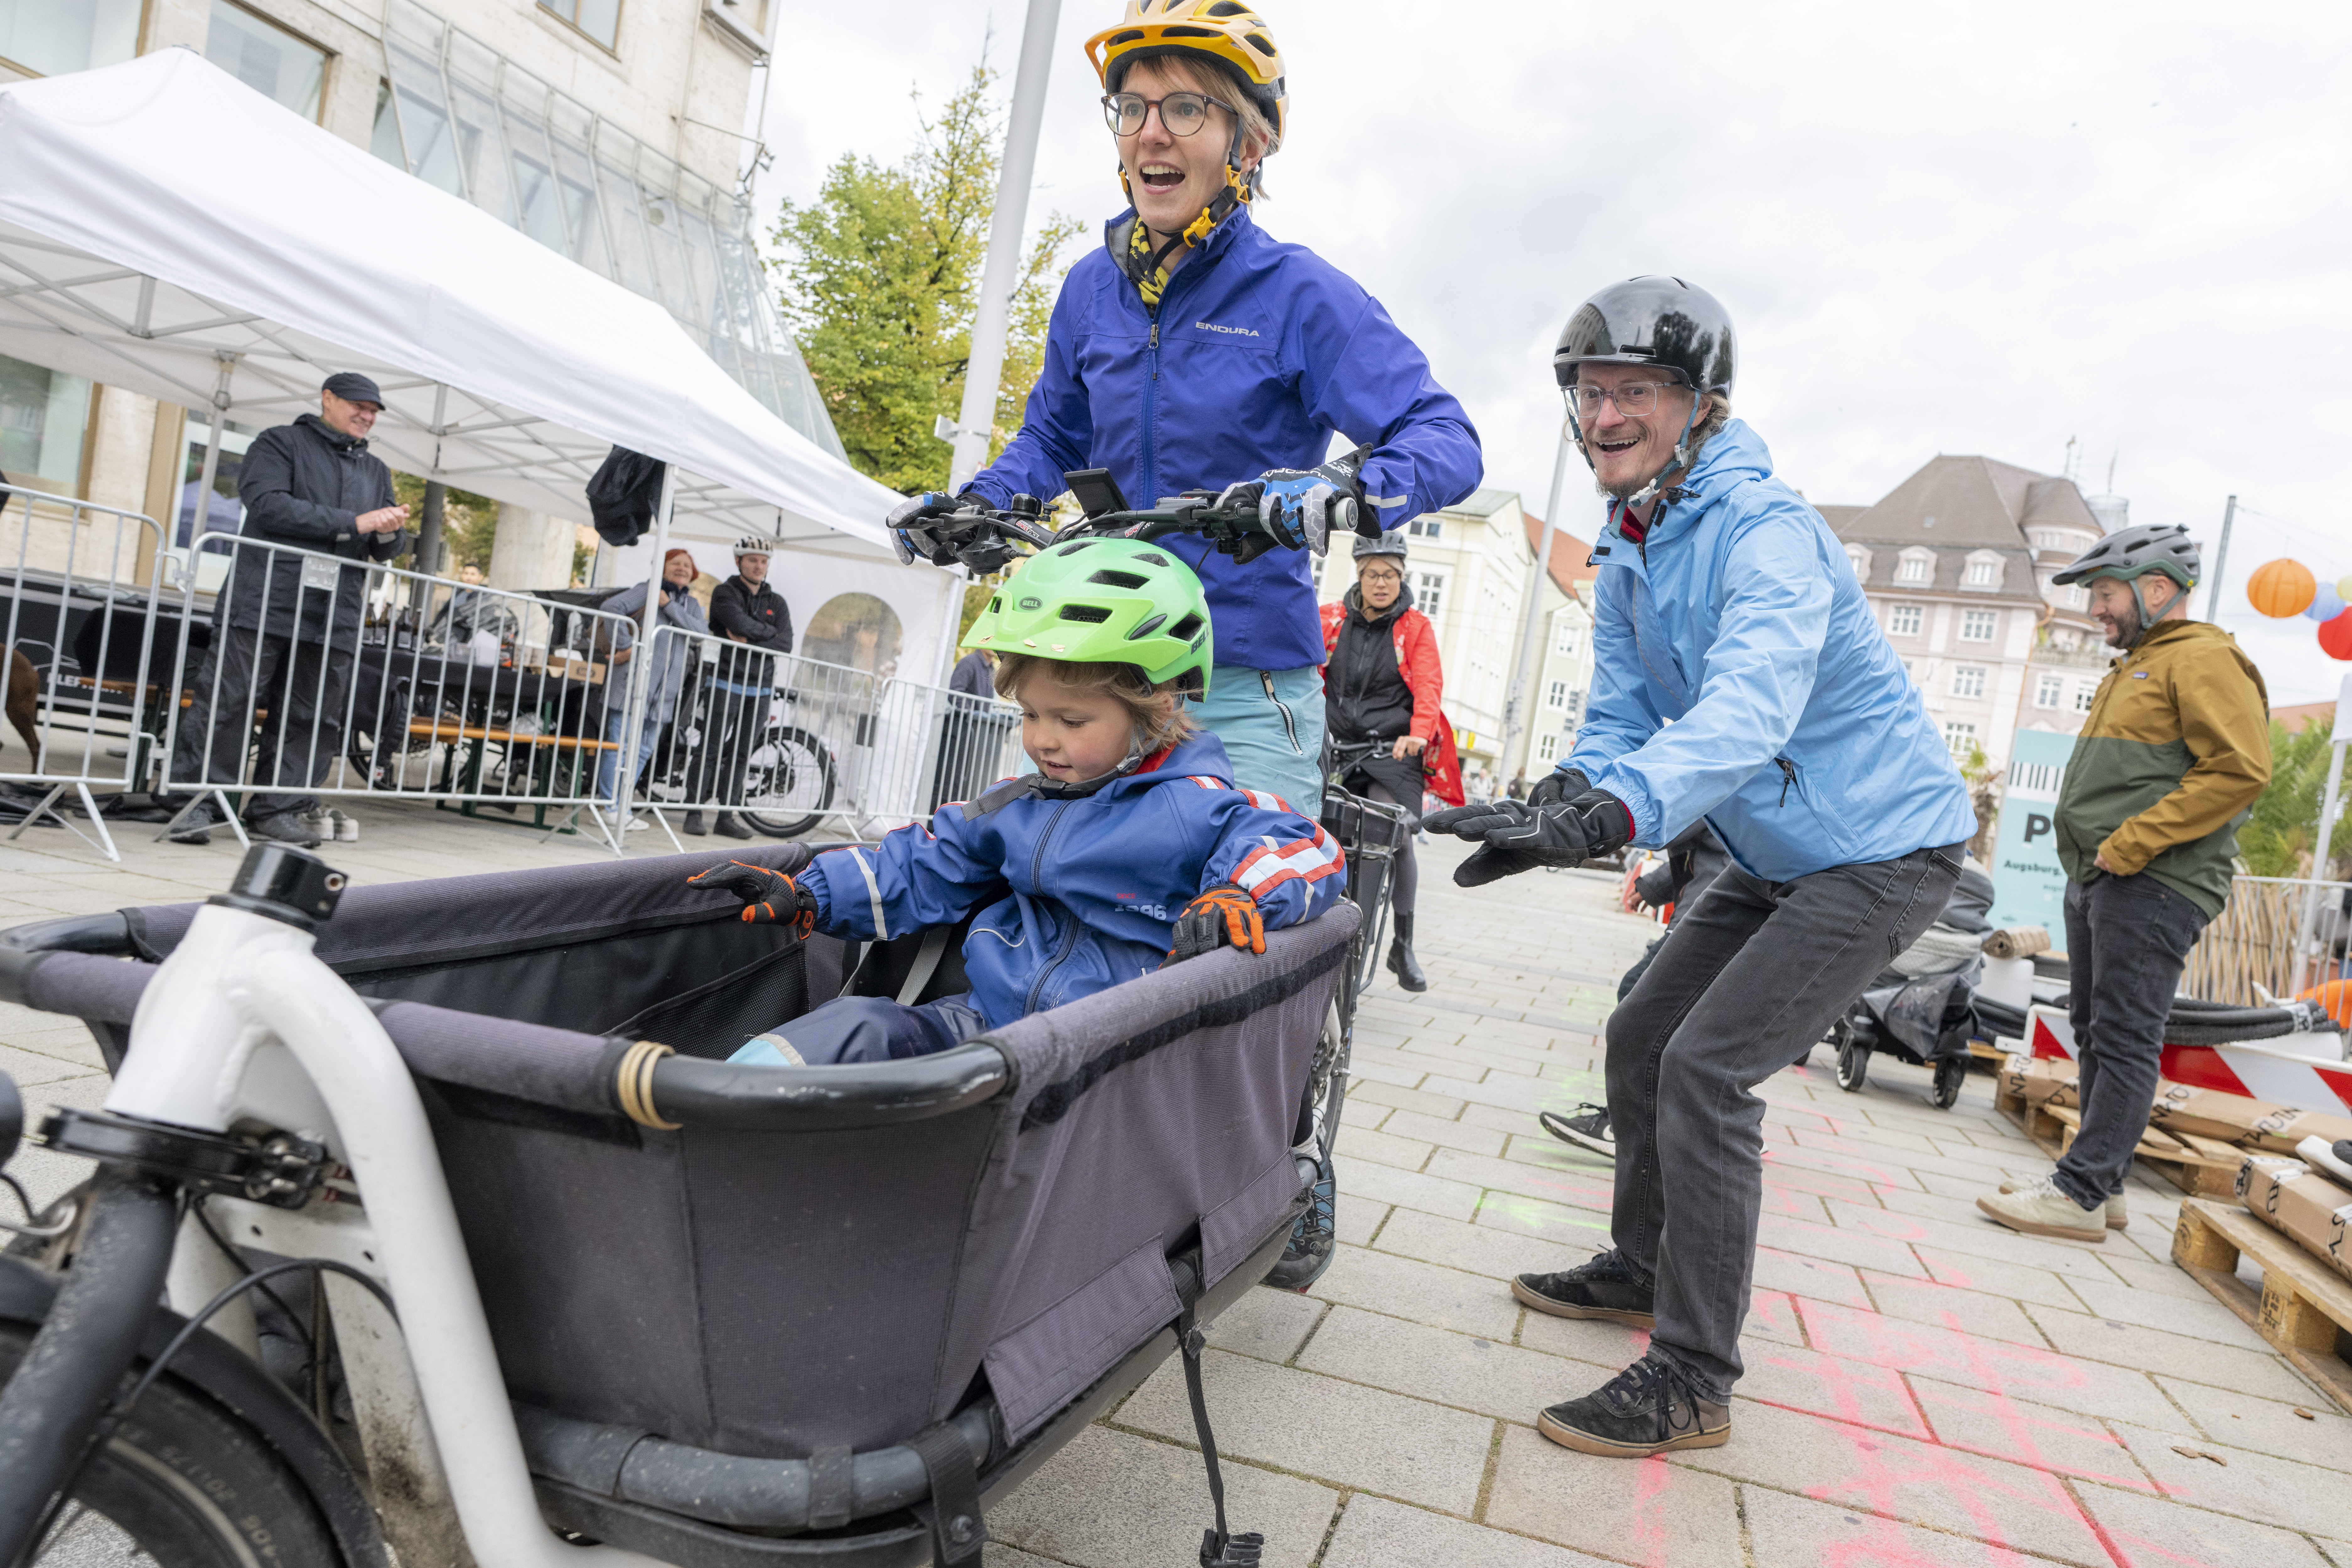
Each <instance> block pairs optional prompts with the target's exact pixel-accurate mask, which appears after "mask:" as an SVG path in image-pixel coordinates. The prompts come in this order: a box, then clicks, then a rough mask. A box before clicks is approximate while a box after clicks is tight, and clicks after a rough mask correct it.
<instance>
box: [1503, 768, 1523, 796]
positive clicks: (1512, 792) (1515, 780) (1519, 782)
mask: <svg viewBox="0 0 2352 1568" xmlns="http://www.w3.org/2000/svg"><path fill="white" fill-rule="evenodd" d="M1503 793H1504V794H1505V795H1509V796H1510V797H1511V798H1512V799H1513V800H1525V799H1527V798H1528V775H1527V774H1526V773H1513V774H1512V775H1511V782H1510V783H1509V784H1507V785H1506V786H1504V789H1503Z"/></svg>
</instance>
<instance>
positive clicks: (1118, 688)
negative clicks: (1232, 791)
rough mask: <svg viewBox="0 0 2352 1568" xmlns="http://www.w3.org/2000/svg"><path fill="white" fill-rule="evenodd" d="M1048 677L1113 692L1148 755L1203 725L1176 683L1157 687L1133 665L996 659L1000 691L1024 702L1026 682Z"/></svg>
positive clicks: (1016, 656)
mask: <svg viewBox="0 0 2352 1568" xmlns="http://www.w3.org/2000/svg"><path fill="white" fill-rule="evenodd" d="M1033 675H1044V676H1045V677H1046V678H1047V679H1052V680H1057V681H1060V682H1061V683H1062V684H1063V685H1064V686H1067V687H1070V688H1072V689H1076V690H1079V691H1108V692H1109V693H1110V694H1111V695H1112V696H1113V697H1116V698H1118V701H1119V705H1120V706H1121V707H1123V708H1125V709H1126V710H1127V712H1128V717H1129V718H1130V719H1133V720H1134V721H1135V730H1136V734H1137V736H1138V737H1139V740H1140V741H1141V742H1142V746H1143V750H1144V751H1145V752H1147V753H1148V752H1157V751H1159V750H1160V749H1161V748H1163V747H1167V746H1172V745H1174V744H1176V743H1177V742H1179V741H1181V740H1183V739H1184V738H1185V737H1186V736H1188V735H1191V734H1192V733H1194V732H1195V731H1198V730H1199V729H1200V726H1199V725H1198V724H1196V723H1194V722H1193V721H1192V715H1191V714H1190V713H1188V712H1186V711H1185V710H1184V705H1183V703H1182V702H1181V701H1179V700H1177V696H1176V689H1175V687H1174V686H1173V685H1172V684H1171V685H1166V686H1154V685H1152V684H1151V682H1150V681H1149V680H1146V679H1144V678H1143V671H1141V670H1140V669H1138V668H1136V667H1135V666H1133V665H1131V664H1096V663H1087V664H1080V663H1076V662H1075V661H1073V660H1070V659H1066V658H1040V657H1039V656H1037V655H1036V654H1034V653H1003V654H999V655H997V656H996V693H997V695H998V696H1000V697H1004V698H1010V699H1013V700H1018V699H1019V697H1020V694H1021V686H1022V683H1023V682H1024V681H1025V680H1027V679H1029V678H1030V677H1031V676H1033Z"/></svg>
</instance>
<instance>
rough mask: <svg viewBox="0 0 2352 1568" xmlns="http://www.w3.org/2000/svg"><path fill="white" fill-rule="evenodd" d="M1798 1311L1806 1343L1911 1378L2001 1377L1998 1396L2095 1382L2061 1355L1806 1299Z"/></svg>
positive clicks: (1932, 1283)
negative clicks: (1935, 1371) (1931, 1373)
mask: <svg viewBox="0 0 2352 1568" xmlns="http://www.w3.org/2000/svg"><path fill="white" fill-rule="evenodd" d="M1928 1283H1929V1284H1930V1285H1934V1284H1937V1283H1939V1282H1935V1281H1930V1282H1928ZM1946 1288H1948V1289H1951V1288H1956V1287H1946ZM1797 1311H1798V1313H1799V1315H1800V1316H1801V1317H1802V1318H1803V1319H1804V1321H1805V1337H1806V1338H1807V1340H1809V1341H1810V1342H1811V1343H1813V1344H1814V1345H1816V1346H1819V1347H1822V1349H1823V1350H1824V1351H1825V1352H1826V1353H1828V1354H1831V1355H1837V1356H1843V1357H1846V1358H1848V1359H1850V1360H1853V1361H1861V1362H1867V1363H1871V1364H1872V1365H1874V1366H1883V1367H1893V1368H1896V1369H1899V1370H1903V1371H1910V1372H1925V1371H1928V1370H1929V1369H1931V1368H1940V1369H1942V1370H1943V1371H1944V1373H1946V1374H1947V1375H1948V1376H1950V1378H1951V1381H1954V1382H1961V1381H1962V1380H1963V1377H1964V1376H1967V1375H1974V1376H1977V1377H1987V1376H1990V1377H1995V1378H1997V1379H1998V1380H1999V1382H2000V1384H2001V1386H2000V1387H1999V1388H1997V1389H1995V1390H1993V1392H1996V1393H2010V1392H2013V1391H2014V1392H2024V1393H2030V1392H2032V1390H2034V1389H2051V1388H2080V1387H2085V1386H2088V1384H2089V1381H2090V1379H2089V1376H2088V1374H2087V1373H2084V1370H2083V1368H2082V1367H2081V1365H2080V1364H2079V1363H2076V1362H2074V1360H2072V1359H2071V1358H2069V1357H2067V1356H2063V1355H2061V1354H2059V1353H2058V1352H2056V1351H2047V1350H2037V1349H2035V1348H2034V1347H2032V1346H2031V1345H2020V1344H2011V1343H2010V1342H2007V1341H2005V1340H1983V1339H1979V1338H1978V1337H1977V1336H1975V1335H1973V1334H1968V1333H1965V1332H1961V1333H1958V1334H1954V1333H1950V1332H1946V1331H1940V1330H1929V1329H1927V1328H1924V1327H1914V1326H1909V1325H1905V1324H1902V1323H1900V1322H1899V1321H1897V1320H1895V1319H1892V1318H1886V1317H1882V1316H1880V1315H1879V1314H1878V1313H1875V1312H1863V1311H1857V1310H1854V1309H1853V1308H1851V1307H1840V1306H1835V1305H1832V1304H1831V1303H1828V1302H1823V1301H1813V1300H1803V1299H1800V1300H1799V1301H1798V1302H1797ZM1956 1339H1957V1340H1958V1341H1962V1342H1966V1343H1967V1344H1968V1345H1969V1347H1971V1350H1970V1353H1969V1354H1967V1355H1955V1354H1954V1353H1953V1342H1954V1341H1955V1340H1956ZM1967 1386H1971V1387H1974V1386H1980V1385H1979V1384H1967Z"/></svg>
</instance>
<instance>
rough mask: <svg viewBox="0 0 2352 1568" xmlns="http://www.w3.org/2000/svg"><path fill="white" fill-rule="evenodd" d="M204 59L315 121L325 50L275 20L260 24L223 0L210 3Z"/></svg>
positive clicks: (322, 84)
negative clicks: (305, 40)
mask: <svg viewBox="0 0 2352 1568" xmlns="http://www.w3.org/2000/svg"><path fill="white" fill-rule="evenodd" d="M205 58H206V59H208V60H210V61H212V62H213V64H215V65H216V66H218V67H220V68H221V69H223V70H225V71H226V72H228V74H229V75H231V76H233V77H235V78H236V79H237V80H239V81H241V82H243V83H245V85H246V86H247V87H249V88H251V89H253V90H254V91H256V92H257V93H259V94H261V96H262V97H264V98H267V99H271V100H275V101H277V102H278V103H281V104H284V105H285V106H286V107H287V108H289V109H290V110H293V111H294V112H295V113H297V114H299V115H300V116H301V117H302V118H303V119H305V120H316V119H318V118H319V95H320V89H322V88H324V87H325V86H326V82H327V51H326V50H324V49H322V48H320V47H318V46H317V45H315V44H307V43H304V42H303V41H302V40H301V39H299V38H298V37H295V36H294V35H293V34H291V33H289V32H288V31H287V30H286V29H285V28H283V27H281V26H278V25H277V24H276V23H275V22H266V21H264V20H262V19H261V18H260V17H258V16H255V15H254V14H253V13H252V12H250V11H247V10H246V9H244V8H243V7H241V6H236V5H230V4H229V3H228V0H213V26H212V31H211V33H210V34H208V35H207V36H206V37H205Z"/></svg>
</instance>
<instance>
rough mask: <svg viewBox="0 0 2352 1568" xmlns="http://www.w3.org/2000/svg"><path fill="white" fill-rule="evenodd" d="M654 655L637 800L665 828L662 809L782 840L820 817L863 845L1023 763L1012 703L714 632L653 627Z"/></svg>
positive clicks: (965, 795) (807, 828)
mask: <svg viewBox="0 0 2352 1568" xmlns="http://www.w3.org/2000/svg"><path fill="white" fill-rule="evenodd" d="M650 646H651V647H652V648H653V650H654V651H653V652H652V653H651V654H650V655H649V656H648V660H647V668H648V669H649V670H650V671H652V672H653V676H652V679H651V681H650V682H649V684H648V695H647V717H646V740H645V741H643V742H640V754H641V756H643V757H644V758H645V759H646V761H645V763H642V764H641V765H644V766H646V768H647V782H646V784H645V786H644V788H643V789H642V790H640V791H639V792H638V794H637V799H638V801H639V802H640V804H643V805H646V806H648V807H650V808H652V811H653V814H654V816H655V817H656V819H657V820H661V821H662V825H663V826H664V827H665V828H667V826H668V825H667V813H669V812H672V811H688V812H700V813H704V814H706V815H716V814H722V813H723V814H728V815H730V816H736V817H739V818H740V820H741V823H742V825H743V826H744V827H746V828H749V829H751V831H753V832H756V833H761V834H767V835H771V836H773V837H799V836H800V835H803V834H805V833H807V832H809V831H811V830H812V829H814V828H815V827H816V826H818V825H820V824H821V823H824V822H825V821H827V820H828V819H831V820H833V821H834V822H835V824H836V825H837V826H841V827H843V828H845V829H846V830H847V831H849V832H850V833H852V834H855V835H861V836H862V835H864V834H865V833H866V832H867V831H869V830H870V829H872V828H874V827H876V826H881V825H883V824H886V823H887V824H895V823H897V822H903V821H912V820H916V819H918V818H923V817H928V816H929V815H930V814H931V812H933V811H934V810H936V809H937V808H938V807H939V806H940V805H943V804H945V803H946V802H948V801H950V800H961V799H966V798H968V797H969V796H971V795H973V794H975V793H977V792H978V791H979V790H981V789H982V788H985V787H986V786H987V785H988V784H991V783H993V782H994V781H995V780H996V779H998V778H1001V777H1003V776H1004V774H1005V773H1008V772H1015V771H1018V770H1019V768H1020V767H1022V766H1024V765H1025V763H1023V762H1021V760H1020V747H1019V718H1020V715H1019V710H1017V709H1015V708H1013V705H1012V704H1010V703H1006V702H1001V701H998V700H994V699H992V698H986V699H983V698H973V697H970V696H966V695H965V694H963V693H961V692H954V691H949V690H946V689H941V688H939V687H934V686H925V685H922V684H920V683H918V682H914V681H908V680H901V679H897V678H896V677H877V676H875V675H873V674H870V673H868V672H867V671H865V670H861V669H854V668H848V667H846V666H843V665H837V664H828V663H825V662H824V661H822V660H819V659H812V658H801V657H800V656H798V655H795V654H777V653H770V652H767V651H764V650H762V649H759V648H753V647H748V646H747V645H745V644H742V643H740V642H736V641H733V640H732V639H730V638H729V637H725V636H723V635H722V634H719V633H704V632H691V631H688V630H685V629H684V628H682V627H677V626H656V627H655V628H654V636H653V641H652V643H651V645H650ZM656 683H657V684H656ZM665 693H666V695H665ZM711 826H722V825H720V824H718V823H713V824H712V825H711ZM722 830H723V827H722Z"/></svg>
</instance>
